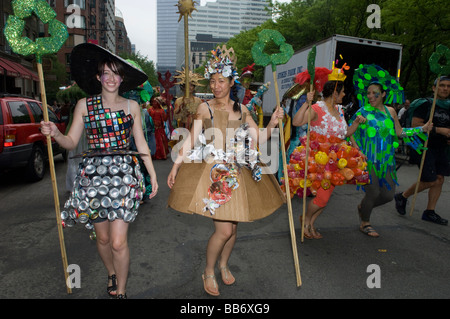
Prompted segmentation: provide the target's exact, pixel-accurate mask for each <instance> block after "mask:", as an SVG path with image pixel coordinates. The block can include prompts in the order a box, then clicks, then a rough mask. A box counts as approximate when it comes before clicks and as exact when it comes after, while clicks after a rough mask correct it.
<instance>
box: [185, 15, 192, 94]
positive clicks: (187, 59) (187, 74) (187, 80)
mask: <svg viewBox="0 0 450 319" xmlns="http://www.w3.org/2000/svg"><path fill="white" fill-rule="evenodd" d="M188 20H189V14H188V13H185V14H184V74H185V78H186V80H185V81H184V83H185V85H184V91H185V92H184V97H185V98H186V99H188V98H189V97H190V94H191V92H190V90H191V85H190V83H189V21H188Z"/></svg>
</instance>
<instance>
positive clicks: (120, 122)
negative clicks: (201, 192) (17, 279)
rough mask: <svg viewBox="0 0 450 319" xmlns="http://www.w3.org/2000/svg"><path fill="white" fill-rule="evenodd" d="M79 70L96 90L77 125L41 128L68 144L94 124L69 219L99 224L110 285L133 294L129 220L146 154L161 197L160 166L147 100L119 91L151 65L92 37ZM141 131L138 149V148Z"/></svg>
mask: <svg viewBox="0 0 450 319" xmlns="http://www.w3.org/2000/svg"><path fill="white" fill-rule="evenodd" d="M71 73H72V77H73V78H74V79H75V81H76V82H77V84H78V85H79V86H80V87H81V89H83V90H84V91H85V92H86V93H88V94H89V95H91V96H90V97H88V98H85V99H81V100H80V101H78V103H77V105H76V107H75V111H74V118H73V123H72V126H71V128H70V130H69V132H68V133H67V135H64V134H62V133H61V132H60V131H59V130H58V128H57V127H56V126H55V125H54V124H53V123H52V122H41V131H42V133H43V134H44V135H50V136H51V137H53V138H54V139H55V140H56V142H57V143H58V144H60V145H61V146H62V147H64V148H66V149H69V150H70V149H74V148H75V147H76V146H77V144H78V142H79V141H80V138H81V135H82V133H83V130H85V132H86V137H87V142H88V149H87V150H86V151H85V152H83V153H82V154H79V155H78V156H79V157H81V158H82V161H81V164H80V167H79V169H78V172H77V176H76V178H75V181H74V185H73V190H72V193H71V195H70V198H69V199H68V200H67V202H66V204H65V206H64V211H63V212H62V213H61V214H62V216H61V217H62V220H63V223H64V224H65V226H72V225H73V224H75V223H82V224H85V225H86V228H88V229H91V228H95V232H96V238H97V249H98V252H99V255H100V257H101V259H102V261H103V263H104V265H105V267H106V269H107V271H108V286H107V293H108V294H109V295H110V296H113V297H116V298H119V299H120V298H126V297H127V295H126V282H127V278H128V269H129V260H130V256H129V248H128V243H127V234H128V226H129V223H130V222H133V221H134V219H135V218H136V215H137V212H138V207H139V203H140V201H141V199H142V196H143V192H144V181H143V177H142V173H141V170H140V167H139V161H138V156H140V157H141V158H142V161H143V163H144V165H145V168H146V169H147V171H148V172H149V174H150V177H151V186H152V193H151V195H150V198H152V197H154V196H155V195H156V193H157V191H158V183H157V178H156V172H155V169H154V167H153V163H152V159H151V156H150V150H149V148H148V146H147V142H146V141H145V137H144V134H143V130H142V124H141V123H142V122H141V111H140V107H139V105H138V104H137V103H136V102H135V101H132V100H127V99H125V98H123V97H122V96H120V95H119V93H123V92H126V91H128V90H131V89H134V88H136V87H137V86H139V85H140V84H142V83H143V82H145V80H146V79H147V76H146V75H145V73H143V72H142V71H140V70H139V69H137V68H135V67H134V66H132V65H131V64H129V63H128V62H126V61H125V60H123V59H121V58H120V57H118V56H115V55H113V54H112V53H110V52H109V51H107V50H105V49H103V48H102V47H100V46H97V45H94V44H89V43H84V44H81V45H78V46H77V47H75V48H74V49H73V51H72V54H71ZM131 134H133V136H134V139H135V143H136V146H137V150H138V152H133V151H130V149H129V147H130V138H131Z"/></svg>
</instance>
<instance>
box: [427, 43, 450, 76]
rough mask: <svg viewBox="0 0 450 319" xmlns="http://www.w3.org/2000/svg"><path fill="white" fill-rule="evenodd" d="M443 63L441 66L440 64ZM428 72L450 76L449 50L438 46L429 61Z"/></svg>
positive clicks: (441, 45)
mask: <svg viewBox="0 0 450 319" xmlns="http://www.w3.org/2000/svg"><path fill="white" fill-rule="evenodd" d="M441 62H443V64H441ZM429 64H430V70H431V71H432V72H433V73H435V74H437V75H438V76H441V75H448V74H450V49H449V48H448V47H446V46H445V45H443V44H439V45H438V46H437V48H436V52H434V53H433V54H432V55H431V57H430V60H429Z"/></svg>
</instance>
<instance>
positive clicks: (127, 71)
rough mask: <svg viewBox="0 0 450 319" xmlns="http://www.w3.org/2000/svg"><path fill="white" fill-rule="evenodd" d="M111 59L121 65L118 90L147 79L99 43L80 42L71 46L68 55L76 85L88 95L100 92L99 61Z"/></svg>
mask: <svg viewBox="0 0 450 319" xmlns="http://www.w3.org/2000/svg"><path fill="white" fill-rule="evenodd" d="M105 61H113V62H115V63H120V64H122V65H123V69H124V78H123V82H122V84H121V85H120V88H119V92H120V93H124V92H127V91H130V90H133V89H136V88H137V87H138V86H139V85H141V84H142V83H144V82H145V81H147V80H148V77H147V75H146V74H145V73H144V72H143V71H141V70H139V69H138V68H136V67H135V66H133V65H131V64H130V63H128V62H127V61H126V60H124V59H122V58H121V57H119V56H117V55H115V54H113V53H111V52H110V51H108V50H106V49H105V48H102V47H101V46H99V45H96V44H92V43H82V44H79V45H77V46H76V47H75V48H73V50H72V53H71V57H70V72H71V74H72V78H73V79H74V80H75V82H76V83H77V84H78V86H79V87H80V88H81V89H82V90H83V91H84V92H86V93H87V94H89V95H96V94H100V93H101V92H102V85H101V83H100V81H99V80H98V79H97V74H98V66H99V63H103V62H105Z"/></svg>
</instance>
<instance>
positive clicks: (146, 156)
mask: <svg viewBox="0 0 450 319" xmlns="http://www.w3.org/2000/svg"><path fill="white" fill-rule="evenodd" d="M130 111H131V114H132V115H133V118H134V124H133V137H134V142H135V144H136V148H137V150H138V152H139V153H140V154H143V156H141V159H142V161H143V162H144V165H145V168H146V169H147V172H148V174H149V175H150V183H151V184H152V193H151V194H150V196H149V197H150V198H153V197H155V196H156V193H157V192H158V181H157V177H156V171H155V168H154V166H153V161H152V157H151V155H150V149H149V148H148V144H147V141H146V140H145V136H144V131H143V129H142V119H141V108H140V106H139V105H138V104H137V103H136V101H132V100H130Z"/></svg>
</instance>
